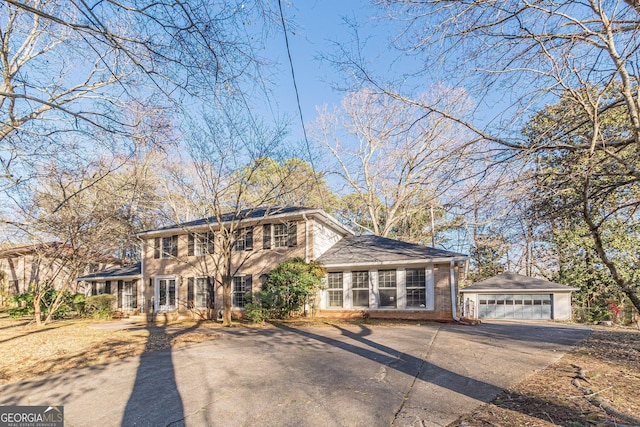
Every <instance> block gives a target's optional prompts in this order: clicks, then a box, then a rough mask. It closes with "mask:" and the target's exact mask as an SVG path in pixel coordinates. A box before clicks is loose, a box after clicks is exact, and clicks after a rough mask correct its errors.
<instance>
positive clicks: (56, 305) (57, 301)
mask: <svg viewBox="0 0 640 427" xmlns="http://www.w3.org/2000/svg"><path fill="white" fill-rule="evenodd" d="M67 287H68V285H67V282H65V283H64V285H63V286H62V288H61V289H60V291H59V292H58V293H57V295H56V299H55V300H53V302H52V303H51V307H49V312H48V313H47V317H46V319H44V323H43V325H46V324H47V323H49V322H50V321H51V319H52V318H53V313H55V312H56V311H57V310H58V308H59V307H60V305H61V304H62V298H63V297H64V293H65V291H66V290H67Z"/></svg>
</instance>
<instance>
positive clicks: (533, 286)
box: [460, 272, 578, 320]
mask: <svg viewBox="0 0 640 427" xmlns="http://www.w3.org/2000/svg"><path fill="white" fill-rule="evenodd" d="M577 290H578V288H572V287H569V286H565V285H561V284H559V283H554V282H550V281H548V280H544V279H538V278H535V277H528V276H523V275H521V274H517V273H512V272H507V273H502V274H499V275H497V276H494V277H491V278H489V279H486V280H483V281H481V282H478V283H474V284H473V285H471V286H468V287H466V288H462V289H460V295H461V297H462V307H463V313H464V316H465V317H469V318H479V319H523V320H570V319H571V293H572V292H574V291H577Z"/></svg>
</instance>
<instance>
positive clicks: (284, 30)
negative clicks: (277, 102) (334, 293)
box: [278, 0, 327, 210]
mask: <svg viewBox="0 0 640 427" xmlns="http://www.w3.org/2000/svg"><path fill="white" fill-rule="evenodd" d="M278 8H279V9H280V22H281V23H282V32H283V33H284V42H285V45H286V47H287V57H288V58H289V67H290V69H291V78H292V80H293V89H294V90H295V92H296V104H297V105H298V115H299V116H300V123H301V125H302V134H303V135H304V142H305V144H306V146H307V153H308V154H309V164H310V165H311V172H313V177H314V179H315V182H316V187H317V189H318V193H319V194H320V201H321V202H322V208H323V209H325V210H326V207H327V206H326V202H325V200H324V193H323V192H322V189H321V188H320V180H319V179H318V174H317V173H316V168H315V166H314V164H313V157H312V155H311V146H310V145H309V138H308V137H307V127H306V126H305V124H304V116H303V115H302V107H301V106H300V93H299V92H298V84H297V82H296V73H295V71H294V68H293V60H292V59H291V49H290V48H289V36H288V35H287V26H286V24H285V22H284V13H283V12H282V0H278Z"/></svg>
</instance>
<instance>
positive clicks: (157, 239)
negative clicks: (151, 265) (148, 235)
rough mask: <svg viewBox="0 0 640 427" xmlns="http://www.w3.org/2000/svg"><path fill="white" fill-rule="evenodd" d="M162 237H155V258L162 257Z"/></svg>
mask: <svg viewBox="0 0 640 427" xmlns="http://www.w3.org/2000/svg"><path fill="white" fill-rule="evenodd" d="M160 244H161V241H160V238H159V237H156V238H155V239H153V257H154V258H160Z"/></svg>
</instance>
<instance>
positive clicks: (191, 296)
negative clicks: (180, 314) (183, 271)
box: [187, 277, 194, 308]
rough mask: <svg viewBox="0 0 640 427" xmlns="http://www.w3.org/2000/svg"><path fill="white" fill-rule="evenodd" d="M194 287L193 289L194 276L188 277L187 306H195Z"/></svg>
mask: <svg viewBox="0 0 640 427" xmlns="http://www.w3.org/2000/svg"><path fill="white" fill-rule="evenodd" d="M193 300H194V289H193V277H189V278H188V279H187V308H193V307H194V304H193Z"/></svg>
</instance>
